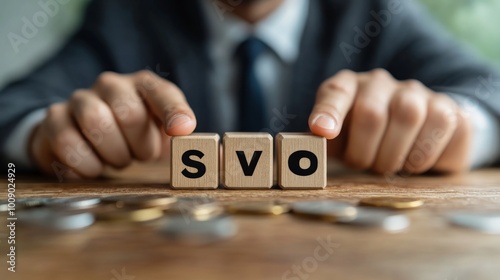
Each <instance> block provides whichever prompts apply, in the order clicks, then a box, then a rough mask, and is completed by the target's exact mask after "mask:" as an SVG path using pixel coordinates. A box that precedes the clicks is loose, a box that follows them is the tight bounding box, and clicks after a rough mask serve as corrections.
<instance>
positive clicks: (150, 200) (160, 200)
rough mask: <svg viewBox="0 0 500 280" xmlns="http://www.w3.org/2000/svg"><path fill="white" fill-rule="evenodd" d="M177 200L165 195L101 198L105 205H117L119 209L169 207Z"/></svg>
mask: <svg viewBox="0 0 500 280" xmlns="http://www.w3.org/2000/svg"><path fill="white" fill-rule="evenodd" d="M176 200H177V199H176V198H175V197H173V196H171V195H165V194H146V195H135V194H132V195H115V196H107V197H103V198H101V201H102V202H103V203H115V204H116V205H117V207H119V208H121V207H124V206H129V207H156V206H168V205H170V204H172V203H174V202H176Z"/></svg>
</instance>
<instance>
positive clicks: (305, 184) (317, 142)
mask: <svg viewBox="0 0 500 280" xmlns="http://www.w3.org/2000/svg"><path fill="white" fill-rule="evenodd" d="M276 142H277V143H276V147H277V154H278V183H279V185H280V187H281V188H283V189H322V188H324V187H326V172H327V171H326V161H327V158H326V139H325V138H324V137H320V136H313V135H311V134H307V133H279V134H278V135H277V137H276Z"/></svg>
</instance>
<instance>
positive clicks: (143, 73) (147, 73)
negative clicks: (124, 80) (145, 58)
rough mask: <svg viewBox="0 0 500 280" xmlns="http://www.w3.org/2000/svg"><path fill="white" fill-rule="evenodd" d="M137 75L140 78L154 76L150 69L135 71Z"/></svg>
mask: <svg viewBox="0 0 500 280" xmlns="http://www.w3.org/2000/svg"><path fill="white" fill-rule="evenodd" d="M135 76H136V77H137V78H139V79H145V78H150V77H152V76H153V72H151V71H149V70H140V71H137V72H136V73H135Z"/></svg>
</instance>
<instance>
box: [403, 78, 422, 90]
mask: <svg viewBox="0 0 500 280" xmlns="http://www.w3.org/2000/svg"><path fill="white" fill-rule="evenodd" d="M401 85H402V87H404V88H406V89H408V90H413V91H421V90H423V89H424V88H425V86H424V84H422V82H420V81H418V80H414V79H410V80H406V81H403V82H401Z"/></svg>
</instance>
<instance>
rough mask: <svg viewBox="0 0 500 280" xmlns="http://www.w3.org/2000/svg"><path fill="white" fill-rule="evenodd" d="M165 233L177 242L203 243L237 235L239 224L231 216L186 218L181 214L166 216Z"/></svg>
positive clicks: (163, 229) (163, 230) (163, 228)
mask: <svg viewBox="0 0 500 280" xmlns="http://www.w3.org/2000/svg"><path fill="white" fill-rule="evenodd" d="M161 231H162V232H163V234H165V235H166V236H167V237H168V238H170V239H174V240H175V241H176V242H181V243H186V244H191V245H203V244H207V243H212V242H217V241H221V240H225V239H228V238H231V237H233V236H234V235H236V233H237V231H238V226H237V225H236V223H235V222H234V220H233V219H232V218H231V217H229V216H217V217H215V218H212V219H208V220H203V221H199V220H186V219H185V218H183V217H182V216H180V215H175V216H172V217H166V218H165V224H164V225H163V227H162V230H161Z"/></svg>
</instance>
